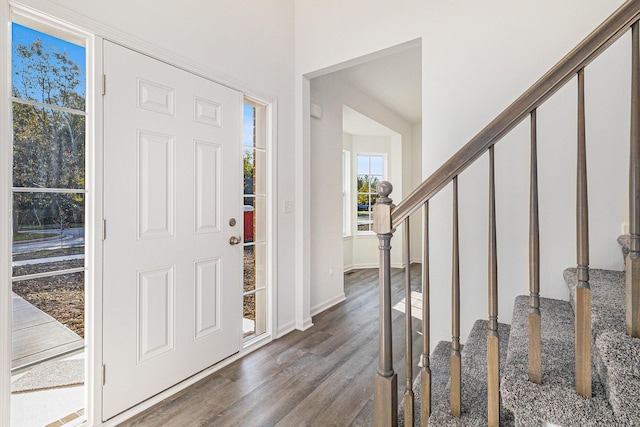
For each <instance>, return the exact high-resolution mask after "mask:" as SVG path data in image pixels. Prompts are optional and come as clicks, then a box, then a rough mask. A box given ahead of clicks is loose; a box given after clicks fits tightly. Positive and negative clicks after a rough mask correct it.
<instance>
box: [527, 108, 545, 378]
mask: <svg viewBox="0 0 640 427" xmlns="http://www.w3.org/2000/svg"><path fill="white" fill-rule="evenodd" d="M536 111H537V110H535V109H534V110H533V111H531V169H530V177H529V180H530V184H529V185H530V191H529V195H530V201H529V381H531V382H532V383H536V384H542V363H541V360H540V352H541V343H540V342H541V331H540V320H541V319H540V223H539V217H538V124H537V113H536Z"/></svg>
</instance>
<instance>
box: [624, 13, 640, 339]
mask: <svg viewBox="0 0 640 427" xmlns="http://www.w3.org/2000/svg"><path fill="white" fill-rule="evenodd" d="M638 25H639V24H638V22H635V23H634V24H633V26H632V27H631V39H632V43H631V45H632V53H631V67H632V68H631V149H630V156H629V160H630V161H629V237H630V241H629V255H628V256H627V260H626V265H625V271H626V276H627V277H626V288H627V290H626V294H627V295H626V328H627V334H629V335H631V336H632V337H635V338H640V52H639V50H640V35H639V34H640V30H639V28H638Z"/></svg>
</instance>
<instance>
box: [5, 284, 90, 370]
mask: <svg viewBox="0 0 640 427" xmlns="http://www.w3.org/2000/svg"><path fill="white" fill-rule="evenodd" d="M12 290H13V292H14V293H15V294H16V296H14V298H20V300H19V301H18V302H14V307H15V306H16V304H18V307H19V306H21V305H25V302H24V301H26V302H28V303H30V304H32V305H34V306H36V307H37V308H38V309H40V310H42V311H44V312H45V313H47V314H48V315H50V316H51V317H53V318H54V319H56V320H57V321H58V322H60V323H61V324H63V325H64V326H66V327H67V328H68V329H70V330H72V331H73V332H75V333H76V334H78V335H79V337H80V338H84V272H78V273H72V274H60V275H57V276H49V277H40V278H38V279H29V280H21V281H17V282H13V286H12ZM22 299H24V301H22ZM78 344H79V348H82V341H78ZM14 363H18V364H19V363H20V362H19V359H14Z"/></svg>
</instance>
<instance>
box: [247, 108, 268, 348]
mask: <svg viewBox="0 0 640 427" xmlns="http://www.w3.org/2000/svg"><path fill="white" fill-rule="evenodd" d="M266 124H267V107H266V105H263V104H260V103H258V102H255V101H253V100H250V99H247V98H245V100H244V111H243V156H242V157H243V171H244V185H243V187H244V191H243V193H244V194H243V197H244V199H243V200H244V202H243V203H244V218H243V220H244V236H243V243H244V253H243V255H244V256H243V259H244V269H243V271H244V275H243V276H244V280H243V294H242V299H243V314H242V318H243V319H242V332H243V334H242V336H243V342H244V343H245V345H248V344H249V343H250V342H251V341H253V340H254V339H255V338H258V337H260V336H261V335H263V334H265V333H266V332H267V329H268V328H267V319H268V316H267V306H268V304H267V299H268V280H267V277H268V274H267V273H268V271H267V269H268V267H267V266H268V264H267V262H268V260H267V258H268V257H267V248H268V243H269V242H267V239H268V237H267V235H268V233H267V224H268V222H267V215H268V213H267V210H268V208H267V206H268V203H267V202H268V196H269V195H268V194H267V192H268V185H267V176H268V175H267V163H268V162H267V157H268V155H269V153H268V144H267V128H266Z"/></svg>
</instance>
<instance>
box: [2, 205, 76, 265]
mask: <svg viewBox="0 0 640 427" xmlns="http://www.w3.org/2000/svg"><path fill="white" fill-rule="evenodd" d="M13 224H14V225H13V226H14V230H13V259H14V261H15V262H20V263H22V264H26V261H27V260H40V261H38V262H44V261H42V260H43V259H47V258H49V262H58V261H59V260H58V258H59V257H62V259H63V260H64V262H60V263H57V264H55V267H56V268H55V269H56V270H61V269H66V268H75V267H80V266H82V265H83V264H82V262H80V261H74V262H71V260H77V259H82V258H83V255H84V195H82V194H59V193H14V196H13ZM52 258H55V259H54V260H51V259H52ZM67 261H69V262H67ZM20 271H21V272H22V274H32V273H33V272H32V271H26V272H25V269H20ZM47 271H51V269H49V270H47Z"/></svg>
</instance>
